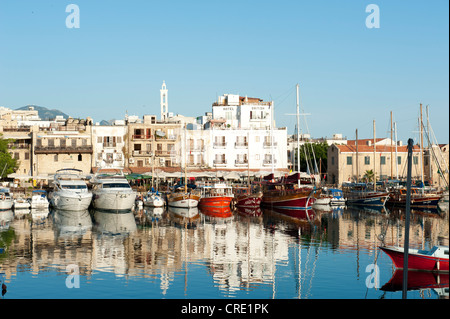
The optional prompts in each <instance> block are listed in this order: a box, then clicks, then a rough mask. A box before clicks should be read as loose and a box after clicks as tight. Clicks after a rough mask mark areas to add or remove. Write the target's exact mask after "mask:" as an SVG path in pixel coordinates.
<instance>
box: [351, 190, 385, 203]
mask: <svg viewBox="0 0 450 319" xmlns="http://www.w3.org/2000/svg"><path fill="white" fill-rule="evenodd" d="M388 198H389V194H388V193H381V194H367V195H362V194H361V195H359V194H358V195H354V196H347V204H348V205H365V206H384V205H385V204H386V201H387V199H388Z"/></svg>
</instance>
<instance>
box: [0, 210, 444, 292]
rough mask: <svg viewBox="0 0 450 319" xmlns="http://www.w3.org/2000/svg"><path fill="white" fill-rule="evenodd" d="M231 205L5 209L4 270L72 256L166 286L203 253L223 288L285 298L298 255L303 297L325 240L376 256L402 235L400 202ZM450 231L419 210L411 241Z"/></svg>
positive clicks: (86, 269) (430, 241) (426, 242)
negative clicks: (216, 208) (282, 283)
mask: <svg viewBox="0 0 450 319" xmlns="http://www.w3.org/2000/svg"><path fill="white" fill-rule="evenodd" d="M222 213H223V214H222V215H220V216H217V215H216V216H215V215H214V214H208V212H202V211H199V210H198V209H191V210H183V209H181V210H177V209H169V210H166V209H147V208H146V209H145V210H140V211H137V212H131V211H130V212H126V213H118V212H102V211H83V212H64V211H51V212H50V213H49V214H48V216H46V214H45V213H44V214H41V215H39V213H35V214H34V215H33V214H30V216H28V217H27V216H25V217H23V216H22V217H19V216H15V215H14V213H13V212H12V211H4V212H0V227H1V229H0V234H1V235H2V236H3V237H2V238H6V237H8V236H12V237H13V238H14V240H10V241H8V242H5V241H3V243H4V244H5V245H6V246H7V247H4V248H5V251H6V252H8V253H7V254H4V256H3V257H0V258H2V260H1V261H2V263H1V272H3V273H4V274H5V275H4V276H5V277H6V280H8V278H11V276H14V275H15V274H16V272H19V271H23V270H22V269H30V271H31V272H32V273H33V274H39V273H40V272H43V271H45V270H46V269H48V268H52V269H55V268H56V269H57V270H58V271H61V272H65V269H66V266H67V265H68V264H77V265H78V266H79V269H80V274H81V275H84V276H87V277H88V278H92V277H93V276H95V274H96V273H97V272H110V273H113V274H114V275H115V276H132V277H135V278H139V277H142V278H150V279H152V280H158V281H159V286H160V289H161V294H162V295H165V294H166V293H167V291H168V290H170V289H171V286H172V284H173V282H174V280H175V279H176V278H179V276H182V277H183V278H184V280H185V285H186V286H188V285H189V265H190V264H192V263H202V264H203V265H205V266H206V267H207V269H208V271H209V274H210V275H211V276H212V280H213V282H214V285H215V286H216V287H217V289H218V290H219V291H221V292H222V295H224V296H233V295H234V294H235V292H236V291H239V290H251V289H254V288H255V287H258V286H260V285H266V286H267V287H271V288H272V289H273V295H272V297H275V298H276V297H277V295H276V294H277V292H276V288H275V287H276V281H277V280H279V279H277V276H276V275H277V268H278V267H282V266H286V265H288V264H289V263H293V264H294V265H296V266H295V267H297V268H296V270H295V273H296V276H297V277H298V278H296V280H297V281H298V282H297V284H296V287H297V289H298V290H299V293H298V297H308V289H305V288H306V287H307V286H308V285H307V283H308V282H309V283H310V280H311V278H308V277H307V275H308V274H309V275H311V274H313V273H314V270H315V267H316V263H317V259H318V254H319V252H320V249H321V247H322V246H323V245H326V246H327V247H328V249H332V250H352V251H356V253H357V258H358V256H359V253H360V252H364V254H370V255H373V256H374V258H375V256H376V254H377V253H378V251H379V249H378V246H379V245H380V243H381V241H383V242H384V243H385V244H387V245H398V244H402V242H403V237H402V236H403V234H404V226H403V225H404V212H402V211H401V210H395V211H392V210H380V211H378V210H361V209H356V208H349V207H347V208H336V209H334V210H320V209H314V210H308V211H302V212H298V211H297V212H283V211H273V210H267V209H264V210H260V209H258V210H256V211H254V212H251V211H248V210H247V211H234V212H232V213H231V214H229V213H228V212H222ZM448 232H449V224H448V215H447V213H446V212H442V211H441V212H439V213H434V212H431V213H430V212H421V211H412V217H411V230H410V245H411V247H413V248H416V247H417V248H423V249H426V248H428V247H431V246H433V245H437V244H445V245H448ZM7 233H8V234H9V235H6V234H7ZM302 258H303V259H302ZM365 266H366V265H364V267H362V265H357V268H358V269H357V276H361V277H362V276H364V277H365V276H366V275H367V274H365V273H364V268H365ZM303 267H304V268H303ZM359 267H361V268H363V269H362V270H361V274H359V272H360V270H359ZM306 268H307V269H306ZM305 269H306V271H305ZM185 289H186V288H185ZM309 289H310V287H309ZM300 290H302V292H301V291H300ZM303 293H305V294H306V295H302V294H303Z"/></svg>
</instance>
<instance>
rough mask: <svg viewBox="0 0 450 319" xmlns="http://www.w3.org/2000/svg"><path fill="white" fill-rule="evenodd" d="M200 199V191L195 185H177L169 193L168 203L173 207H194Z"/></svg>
mask: <svg viewBox="0 0 450 319" xmlns="http://www.w3.org/2000/svg"><path fill="white" fill-rule="evenodd" d="M199 201H200V193H199V192H198V190H197V189H196V187H195V185H189V186H185V185H175V186H174V187H173V189H172V191H171V192H170V193H169V194H168V195H167V204H168V205H169V206H171V207H178V208H193V207H197V206H198V203H199Z"/></svg>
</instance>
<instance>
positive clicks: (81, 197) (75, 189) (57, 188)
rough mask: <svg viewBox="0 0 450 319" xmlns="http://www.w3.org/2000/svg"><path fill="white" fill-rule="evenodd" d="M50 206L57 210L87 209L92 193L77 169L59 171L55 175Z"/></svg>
mask: <svg viewBox="0 0 450 319" xmlns="http://www.w3.org/2000/svg"><path fill="white" fill-rule="evenodd" d="M53 187H54V188H53V191H52V192H51V193H50V195H49V197H50V205H51V206H52V207H53V208H56V209H59V210H70V211H84V210H87V209H88V208H89V205H90V204H91V201H92V193H90V192H89V190H88V187H87V185H86V182H85V181H84V180H83V176H82V171H81V170H78V169H73V168H69V169H61V170H58V171H57V172H56V174H55V177H54V181H53Z"/></svg>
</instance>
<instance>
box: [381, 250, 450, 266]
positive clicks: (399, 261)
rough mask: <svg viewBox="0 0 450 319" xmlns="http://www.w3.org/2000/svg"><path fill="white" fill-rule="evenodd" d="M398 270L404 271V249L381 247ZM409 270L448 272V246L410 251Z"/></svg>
mask: <svg viewBox="0 0 450 319" xmlns="http://www.w3.org/2000/svg"><path fill="white" fill-rule="evenodd" d="M380 248H381V249H382V250H383V251H384V252H385V253H386V254H387V255H388V256H389V257H390V258H391V259H392V262H393V263H394V265H395V267H396V268H398V269H403V261H404V255H405V252H404V248H403V247H380ZM408 270H425V271H441V272H448V246H434V247H433V248H432V249H430V250H419V249H411V248H410V249H409V251H408Z"/></svg>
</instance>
